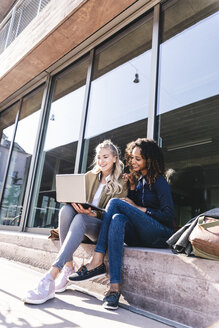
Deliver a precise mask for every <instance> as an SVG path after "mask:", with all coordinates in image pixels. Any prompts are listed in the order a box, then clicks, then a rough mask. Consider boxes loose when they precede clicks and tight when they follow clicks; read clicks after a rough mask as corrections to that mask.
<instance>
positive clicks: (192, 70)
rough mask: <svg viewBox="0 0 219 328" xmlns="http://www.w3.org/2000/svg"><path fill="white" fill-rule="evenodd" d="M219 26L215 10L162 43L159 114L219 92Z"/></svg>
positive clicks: (218, 16) (218, 18)
mask: <svg viewBox="0 0 219 328" xmlns="http://www.w3.org/2000/svg"><path fill="white" fill-rule="evenodd" d="M218 26H219V13H216V14H214V15H212V16H209V17H208V18H206V19H204V20H202V21H200V22H198V23H197V24H195V25H193V26H191V27H190V28H188V29H186V30H184V31H182V32H181V33H179V34H177V35H176V36H174V37H172V38H171V39H169V40H167V41H165V42H164V43H163V44H162V45H161V47H160V51H161V53H160V99H159V106H158V108H159V112H158V114H162V113H165V112H167V111H170V110H172V109H175V108H179V107H182V106H185V105H188V104H190V103H194V102H197V101H199V100H202V99H205V98H209V97H212V96H214V95H217V94H218V91H219V55H218V54H219V33H218Z"/></svg>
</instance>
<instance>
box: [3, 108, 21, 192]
mask: <svg viewBox="0 0 219 328" xmlns="http://www.w3.org/2000/svg"><path fill="white" fill-rule="evenodd" d="M18 109H19V105H18V104H17V103H16V104H15V105H13V106H12V107H9V108H8V109H6V110H5V111H4V112H3V113H1V114H0V140H1V141H0V163H1V165H0V191H1V188H2V182H3V178H4V174H5V169H6V163H7V159H8V154H9V148H10V146H11V141H12V138H13V134H14V127H15V125H14V123H15V119H16V115H17V112H18Z"/></svg>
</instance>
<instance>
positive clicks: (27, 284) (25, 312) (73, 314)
mask: <svg viewBox="0 0 219 328" xmlns="http://www.w3.org/2000/svg"><path fill="white" fill-rule="evenodd" d="M41 275H42V272H39V271H36V270H33V268H31V267H28V266H27V265H25V264H20V263H17V262H13V261H9V260H6V259H3V258H0V328H3V327H4V328H6V327H7V328H18V327H22V328H26V327H33V328H40V327H43V328H50V327H51V328H68V327H83V328H85V327H86V328H87V327H90V328H93V327H95V328H98V327H101V328H108V327H109V328H114V327H115V328H116V327H119V328H130V327H139V328H140V327H141V328H165V327H166V328H167V327H170V326H169V325H166V324H163V323H160V322H157V321H155V320H151V319H149V318H146V317H144V316H142V315H139V314H136V313H133V312H130V311H128V310H126V309H123V308H119V309H118V310H117V311H108V310H105V309H103V308H102V307H101V301H100V300H98V299H96V298H94V297H92V296H90V295H87V294H84V293H81V292H79V291H75V290H72V289H69V290H67V291H65V292H64V293H62V294H58V295H57V297H56V298H55V299H53V300H50V301H48V302H46V303H44V304H42V305H25V304H24V303H23V302H22V301H21V298H22V297H23V295H24V294H25V291H26V290H27V289H29V288H32V287H33V286H35V284H36V283H37V282H38V280H39V277H40V276H41Z"/></svg>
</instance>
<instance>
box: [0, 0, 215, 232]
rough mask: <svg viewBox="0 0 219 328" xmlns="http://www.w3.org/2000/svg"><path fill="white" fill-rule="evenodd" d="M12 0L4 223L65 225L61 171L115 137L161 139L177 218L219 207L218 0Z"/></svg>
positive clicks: (0, 82)
mask: <svg viewBox="0 0 219 328" xmlns="http://www.w3.org/2000/svg"><path fill="white" fill-rule="evenodd" d="M1 6H2V8H1V9H0V10H1V12H0V17H1V20H2V21H1V23H0V63H1V65H0V229H7V230H17V231H31V232H41V233H47V232H48V229H50V228H53V227H56V226H57V223H58V212H59V209H60V207H61V206H62V205H61V204H59V203H58V202H56V185H55V176H56V174H67V173H74V172H85V171H87V170H88V169H89V168H90V165H91V163H92V160H93V155H94V149H95V146H96V145H97V144H98V143H99V142H101V141H103V140H104V139H111V140H112V141H113V142H114V143H116V144H117V145H118V146H119V147H120V150H121V155H122V156H123V155H124V151H125V148H126V145H127V143H129V142H130V141H132V140H135V139H136V138H138V137H149V138H155V139H156V140H157V142H158V144H159V146H160V147H162V149H163V152H164V156H165V162H166V169H167V179H168V181H169V183H170V185H171V189H172V194H173V198H174V204H175V211H176V225H177V226H181V225H183V224H184V223H185V222H186V221H188V220H189V219H190V218H191V217H193V216H195V215H197V214H198V213H201V212H203V211H205V210H207V209H210V208H213V207H219V129H218V128H217V127H218V124H219V56H218V53H219V34H218V26H219V12H218V10H219V2H218V1H217V0H167V1H161V0H137V1H136V0H120V1H116V0H101V1H100V0H83V1H82V0H63V1H55V0H47V1H45V0H41V1H40V0H19V1H4V0H3V1H2V4H1Z"/></svg>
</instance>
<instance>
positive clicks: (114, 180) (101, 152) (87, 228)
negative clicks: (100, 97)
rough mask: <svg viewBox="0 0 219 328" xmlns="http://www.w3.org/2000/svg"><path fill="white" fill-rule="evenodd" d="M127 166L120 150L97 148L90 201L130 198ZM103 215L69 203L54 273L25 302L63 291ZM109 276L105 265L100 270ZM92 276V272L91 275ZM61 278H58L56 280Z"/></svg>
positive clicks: (90, 176) (94, 237) (111, 146)
mask: <svg viewBox="0 0 219 328" xmlns="http://www.w3.org/2000/svg"><path fill="white" fill-rule="evenodd" d="M122 170H123V163H122V162H121V161H120V159H119V152H118V148H117V147H116V146H115V145H114V144H113V143H112V142H111V141H110V140H105V141H104V142H102V143H101V144H99V145H98V146H97V147H96V155H95V158H94V168H93V169H92V171H89V172H87V173H86V187H87V193H88V195H87V198H88V202H89V203H92V204H93V205H96V206H98V207H100V208H105V207H106V205H107V203H108V201H109V200H110V199H111V198H121V197H124V196H126V195H127V192H128V189H127V184H126V182H125V181H124V179H123V178H122ZM102 216H103V212H101V211H100V212H99V211H92V210H91V208H88V209H84V208H83V207H82V206H81V205H80V204H75V203H72V204H66V205H64V206H63V207H62V209H61V210H60V213H59V233H60V243H61V249H60V251H59V253H58V256H57V258H56V260H55V262H54V263H53V265H52V267H51V268H50V270H49V271H48V272H47V273H46V274H45V275H44V276H43V277H42V278H41V280H40V281H39V284H38V286H37V287H36V288H35V289H33V290H29V291H28V292H27V295H26V297H25V298H24V299H23V301H24V302H25V303H30V304H42V303H44V302H46V301H47V300H49V299H51V298H54V297H55V293H61V292H63V291H64V290H65V289H66V287H67V285H68V280H67V278H68V276H69V275H70V274H72V273H73V272H74V267H73V253H74V252H75V250H76V249H77V248H78V246H79V245H80V243H81V242H82V241H83V239H84V236H86V237H87V238H89V239H90V240H91V241H92V242H96V241H97V238H98V235H99V231H100V227H101V222H102V221H101V218H102ZM99 272H100V274H101V275H104V274H106V268H105V265H104V264H102V265H101V267H100V268H99ZM88 274H89V272H88ZM56 278H57V279H56Z"/></svg>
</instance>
